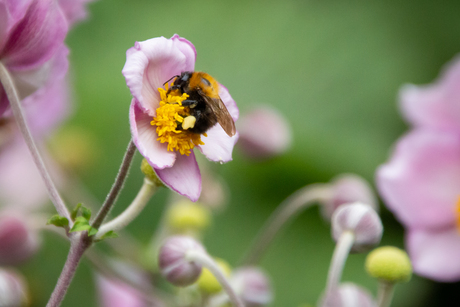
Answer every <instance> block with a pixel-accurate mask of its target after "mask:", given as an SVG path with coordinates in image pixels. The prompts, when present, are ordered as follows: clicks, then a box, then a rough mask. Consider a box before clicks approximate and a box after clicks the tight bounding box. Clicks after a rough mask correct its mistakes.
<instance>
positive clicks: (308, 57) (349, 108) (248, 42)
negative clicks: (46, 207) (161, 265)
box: [21, 0, 460, 307]
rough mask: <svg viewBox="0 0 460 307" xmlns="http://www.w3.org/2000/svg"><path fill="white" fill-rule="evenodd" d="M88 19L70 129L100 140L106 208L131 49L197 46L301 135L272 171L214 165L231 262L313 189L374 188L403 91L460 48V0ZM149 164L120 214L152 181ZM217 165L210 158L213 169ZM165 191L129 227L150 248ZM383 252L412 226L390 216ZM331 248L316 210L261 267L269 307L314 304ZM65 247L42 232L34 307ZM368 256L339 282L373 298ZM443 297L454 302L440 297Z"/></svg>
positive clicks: (422, 300)
mask: <svg viewBox="0 0 460 307" xmlns="http://www.w3.org/2000/svg"><path fill="white" fill-rule="evenodd" d="M89 11H90V18H89V19H88V20H87V21H85V22H84V23H81V24H79V25H77V26H76V27H75V28H74V29H73V30H72V31H71V32H70V33H69V35H68V38H67V43H68V46H69V48H70V50H71V52H70V61H71V75H72V80H73V83H74V92H75V99H74V100H75V110H74V114H73V116H72V118H71V119H70V121H69V122H68V123H66V126H67V127H78V128H81V129H85V130H86V131H88V133H91V134H92V135H93V137H94V139H95V140H96V142H95V144H96V146H95V147H94V150H95V151H97V152H98V154H97V155H96V157H98V160H97V165H93V166H92V167H88V168H81V169H80V170H78V171H77V175H78V176H79V177H80V178H81V180H82V181H83V182H84V184H85V185H86V186H87V187H88V189H89V190H90V191H91V193H93V194H94V195H95V196H96V198H97V199H99V200H100V201H102V200H103V199H104V198H105V195H106V193H107V192H108V190H109V189H110V186H111V185H112V182H113V179H114V177H115V175H116V173H117V170H118V167H119V164H120V161H121V158H122V155H123V153H124V150H125V148H126V146H127V144H128V141H129V139H130V131H129V123H128V108H129V103H130V93H129V90H128V89H127V87H126V84H125V81H124V78H123V76H122V74H121V69H122V67H123V65H124V63H125V52H126V50H127V49H128V48H130V47H131V46H133V44H134V42H135V41H142V40H146V39H149V38H152V37H157V36H165V37H171V36H172V35H173V34H174V33H178V34H179V35H181V36H183V37H185V38H187V39H189V40H190V41H191V42H192V43H193V44H194V45H195V47H196V49H197V52H198V58H197V63H196V69H197V70H203V71H206V72H208V73H210V74H211V75H213V76H214V77H216V78H217V79H218V80H219V81H220V82H221V83H222V84H224V85H225V86H227V87H228V89H229V90H230V93H231V94H232V96H233V98H234V99H235V101H236V102H237V103H238V106H239V108H240V111H241V113H244V112H245V111H248V110H250V109H251V107H252V106H255V105H257V104H261V103H264V104H269V105H271V106H273V107H275V108H277V109H278V110H280V112H281V113H282V114H284V115H285V116H286V118H287V119H288V120H289V122H290V124H291V126H292V129H293V138H294V142H293V145H292V148H291V149H290V150H289V151H288V152H287V153H286V154H284V155H283V156H281V157H278V158H275V159H272V160H269V161H264V162H257V163H254V162H251V161H248V160H246V159H245V158H244V156H242V155H241V154H240V152H239V151H238V150H235V152H234V160H233V161H232V162H231V163H228V164H225V165H212V166H210V167H211V168H212V169H213V170H214V171H216V172H217V173H219V174H220V175H221V176H223V177H224V178H225V180H226V181H227V183H228V186H229V188H230V191H231V200H230V203H229V205H228V207H227V208H226V210H225V212H223V213H221V214H219V215H217V216H216V217H215V220H214V222H213V226H212V227H211V229H210V230H209V231H208V232H207V233H206V235H205V238H204V243H205V245H206V247H207V249H208V251H209V252H210V253H211V254H213V255H215V256H218V257H220V258H224V259H226V260H227V261H229V262H230V264H233V265H235V264H236V263H237V261H238V260H239V259H240V257H241V256H242V254H243V252H244V251H245V249H246V248H247V247H248V246H249V244H250V242H251V240H252V238H253V237H254V236H255V234H256V233H257V230H258V229H259V228H260V227H261V225H262V224H263V222H264V220H265V219H266V218H267V217H268V216H269V215H270V213H271V212H272V211H273V210H274V209H275V207H276V206H277V205H278V204H279V203H280V202H281V201H282V200H283V199H284V198H286V197H287V196H288V195H290V194H291V193H292V192H294V191H295V190H297V189H298V188H300V187H303V186H305V185H306V184H309V183H314V182H326V181H329V180H330V179H331V178H332V177H334V176H335V175H337V174H340V173H343V172H353V173H356V174H359V175H361V176H363V177H365V178H366V179H367V180H369V181H370V182H371V183H372V184H373V181H374V179H373V178H374V172H375V169H376V167H377V166H378V165H379V164H381V163H383V162H384V161H385V160H386V159H387V158H388V156H389V153H390V149H391V146H392V144H393V143H394V142H395V140H396V139H397V138H398V137H399V136H400V135H402V134H403V133H404V131H405V130H406V129H407V126H406V125H405V124H404V122H403V120H402V118H401V116H400V114H399V112H398V107H397V104H396V102H397V93H398V90H399V88H400V86H401V85H402V84H405V83H415V84H423V83H429V82H431V81H432V80H434V79H435V78H436V76H437V75H438V73H439V71H440V69H441V67H442V66H443V64H445V63H447V62H448V61H449V60H450V59H452V57H453V56H454V55H455V54H456V53H457V52H458V51H460V20H459V13H460V2H459V1H458V0H452V1H442V2H437V3H436V4H435V2H433V1H425V0H423V1H420V0H410V1H407V0H406V1H352V0H350V1H319V0H316V1H299V0H298V1H296V0H284V1H275V0H267V1H235V0H234V1H225V2H224V1H211V0H200V1H181V0H177V1H153V0H143V1H141V0H131V1H127V0H125V1H122V0H110V1H109V0H101V1H98V2H95V3H92V4H91V5H90V6H89ZM140 160H141V159H140V157H139V155H137V156H136V159H135V162H134V166H133V169H132V171H131V174H130V177H129V179H128V182H127V184H126V187H125V190H124V191H123V193H122V195H121V197H120V198H119V201H118V203H117V205H116V207H115V209H114V210H113V212H112V213H113V215H115V214H117V213H119V212H121V211H122V209H123V208H125V207H126V205H127V204H129V202H130V201H131V200H132V198H133V197H134V196H135V195H136V193H137V191H138V189H139V187H140V184H141V182H142V175H141V173H140V171H139V170H138V165H139V163H140ZM209 164H211V162H209ZM168 193H169V192H168V191H166V190H163V191H160V192H159V193H158V194H157V195H156V196H155V197H154V198H153V199H152V201H151V202H150V204H149V206H148V207H147V208H146V209H145V211H144V212H143V213H142V215H141V216H140V217H139V218H138V219H137V220H136V221H135V222H134V223H133V224H132V225H130V226H129V227H128V230H129V231H130V232H131V233H132V235H133V236H134V237H136V238H137V239H138V240H139V241H140V242H145V243H146V242H148V240H149V238H150V236H151V234H152V232H153V231H154V229H155V227H156V225H157V223H158V220H159V217H160V215H161V212H162V210H163V208H164V205H165V201H166V199H167V196H168ZM382 218H383V222H384V227H385V232H384V236H383V240H382V245H386V244H392V245H396V246H399V247H403V246H404V244H403V229H402V227H401V226H400V225H399V224H398V223H397V222H396V221H395V220H394V218H393V216H392V215H391V213H389V212H388V211H386V210H385V209H384V208H382ZM333 249H334V243H333V241H332V239H331V237H330V228H329V225H328V224H327V223H325V222H324V221H323V220H322V219H321V218H320V216H319V213H318V210H317V209H311V210H309V211H307V212H305V213H303V214H302V215H301V216H299V217H298V218H297V219H296V220H295V222H294V223H293V224H292V225H291V226H290V227H289V228H288V229H286V230H285V231H283V233H282V234H281V235H280V236H278V237H277V239H276V240H275V242H274V244H273V245H272V246H271V247H270V249H269V251H268V253H267V254H266V257H265V258H264V260H263V261H262V267H263V268H264V269H266V271H268V273H269V274H270V276H271V277H272V280H273V285H274V289H275V301H274V303H273V304H272V305H273V306H299V305H300V304H303V303H310V304H315V303H316V300H317V298H318V296H319V295H320V293H321V291H322V290H323V287H324V285H325V282H326V275H327V270H328V266H329V261H330V259H331V257H332V251H333ZM67 251H68V243H67V242H65V241H63V240H62V239H60V238H57V237H56V236H54V235H52V234H45V235H44V246H43V248H42V249H41V251H40V253H39V254H38V256H37V257H35V258H34V259H33V260H32V261H30V262H29V263H27V264H26V265H24V266H23V267H22V268H21V269H22V271H23V272H24V274H25V275H26V276H27V278H28V281H29V283H30V287H31V292H32V297H33V303H32V306H44V305H45V304H46V301H47V299H48V297H49V295H50V293H51V292H52V290H53V288H54V285H55V282H56V280H57V277H58V276H59V273H60V271H61V269H62V265H63V263H64V261H65V257H66V255H67ZM364 259H365V255H352V256H350V257H349V259H348V262H347V264H346V268H345V272H344V276H343V280H345V281H353V282H356V283H358V284H361V285H363V286H365V287H367V288H368V289H370V290H371V291H372V292H374V293H375V292H376V287H377V283H376V281H375V280H373V279H371V278H369V277H367V275H366V273H365V272H364V268H363V263H364ZM458 289H459V285H458V284H437V283H433V282H430V281H428V280H425V279H423V278H420V277H416V276H415V277H414V278H413V279H412V281H411V282H410V283H408V284H404V285H401V286H398V287H397V288H396V293H395V299H394V303H393V305H392V306H394V307H398V306H400V307H402V306H407V307H410V306H441V305H442V306H447V303H446V304H444V303H442V302H447V301H448V299H449V298H450V297H454V295H455V293H456V291H458ZM96 297H97V293H96V290H95V287H94V282H93V273H92V269H91V267H90V265H89V262H88V261H83V263H82V265H81V266H80V267H79V269H78V271H77V274H76V277H75V279H74V281H73V283H72V285H71V287H70V290H69V292H68V294H67V296H66V298H65V301H64V303H63V306H69V307H71V306H97V300H96ZM443 300H445V301H443Z"/></svg>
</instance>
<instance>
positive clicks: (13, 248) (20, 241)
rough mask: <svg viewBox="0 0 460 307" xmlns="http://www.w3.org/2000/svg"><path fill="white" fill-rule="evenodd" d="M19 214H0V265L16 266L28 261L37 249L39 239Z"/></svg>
mask: <svg viewBox="0 0 460 307" xmlns="http://www.w3.org/2000/svg"><path fill="white" fill-rule="evenodd" d="M25 219H26V218H24V217H21V216H20V215H19V213H17V212H12V211H4V212H2V213H1V214H0V265H16V264H19V263H21V262H23V261H25V260H27V259H29V258H30V257H31V256H32V255H34V254H35V252H36V251H37V249H38V246H39V241H40V240H39V238H38V235H37V233H36V232H34V231H32V230H30V229H29V227H28V226H27V224H26V221H25Z"/></svg>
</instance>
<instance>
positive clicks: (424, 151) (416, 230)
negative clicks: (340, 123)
mask: <svg viewBox="0 0 460 307" xmlns="http://www.w3.org/2000/svg"><path fill="white" fill-rule="evenodd" d="M459 84H460V61H459V60H458V59H457V60H455V61H454V62H453V65H451V66H450V67H448V68H447V69H446V70H445V72H444V74H442V76H441V78H440V79H439V81H438V82H436V83H434V84H432V85H428V86H422V87H419V86H414V85H410V86H405V87H404V88H403V90H402V91H401V94H400V97H401V105H402V109H403V112H404V115H405V116H406V118H408V119H409V121H410V122H411V123H412V124H413V125H414V126H415V129H413V130H412V131H411V132H409V133H408V134H407V135H405V136H403V137H402V138H401V139H400V140H399V141H398V143H397V144H396V147H395V150H394V152H393V155H392V157H391V159H390V161H388V162H387V163H386V164H384V165H382V166H380V168H379V169H378V170H377V186H378V189H379V191H380V193H381V195H382V197H383V199H384V201H385V203H386V205H387V206H388V208H389V209H390V210H391V211H392V212H393V213H394V214H395V216H396V218H397V219H398V220H399V221H400V222H401V223H402V224H403V225H404V226H405V228H406V230H407V232H406V245H407V249H408V252H409V256H410V258H411V260H412V263H413V267H414V271H415V272H416V273H417V274H419V275H422V276H425V277H428V278H431V279H433V280H437V281H444V282H452V281H459V280H460V262H459V261H458V259H459V258H460V202H459V196H460V124H459V123H460V122H459V120H460V87H459Z"/></svg>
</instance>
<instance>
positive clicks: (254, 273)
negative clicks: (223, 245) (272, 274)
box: [230, 267, 273, 307]
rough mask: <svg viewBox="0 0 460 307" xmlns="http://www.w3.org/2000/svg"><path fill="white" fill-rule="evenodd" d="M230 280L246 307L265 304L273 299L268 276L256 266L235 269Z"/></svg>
mask: <svg viewBox="0 0 460 307" xmlns="http://www.w3.org/2000/svg"><path fill="white" fill-rule="evenodd" d="M230 282H231V284H232V286H233V287H234V288H235V291H236V293H237V294H238V295H239V296H240V297H241V299H242V301H243V302H244V304H245V306H246V307H259V306H266V305H268V304H270V303H271V301H272V300H273V294H272V289H271V285H270V280H269V278H268V276H267V275H266V274H265V273H264V272H263V271H261V270H260V269H258V268H256V267H246V268H241V269H238V270H235V271H234V272H233V274H232V277H231V281H230Z"/></svg>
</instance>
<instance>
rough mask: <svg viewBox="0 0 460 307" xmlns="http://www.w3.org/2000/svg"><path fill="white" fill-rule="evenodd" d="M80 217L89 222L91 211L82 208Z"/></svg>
mask: <svg viewBox="0 0 460 307" xmlns="http://www.w3.org/2000/svg"><path fill="white" fill-rule="evenodd" d="M81 215H82V216H83V217H84V218H86V219H87V220H88V221H89V219H90V218H91V210H90V209H88V208H86V207H83V206H82V207H81Z"/></svg>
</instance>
